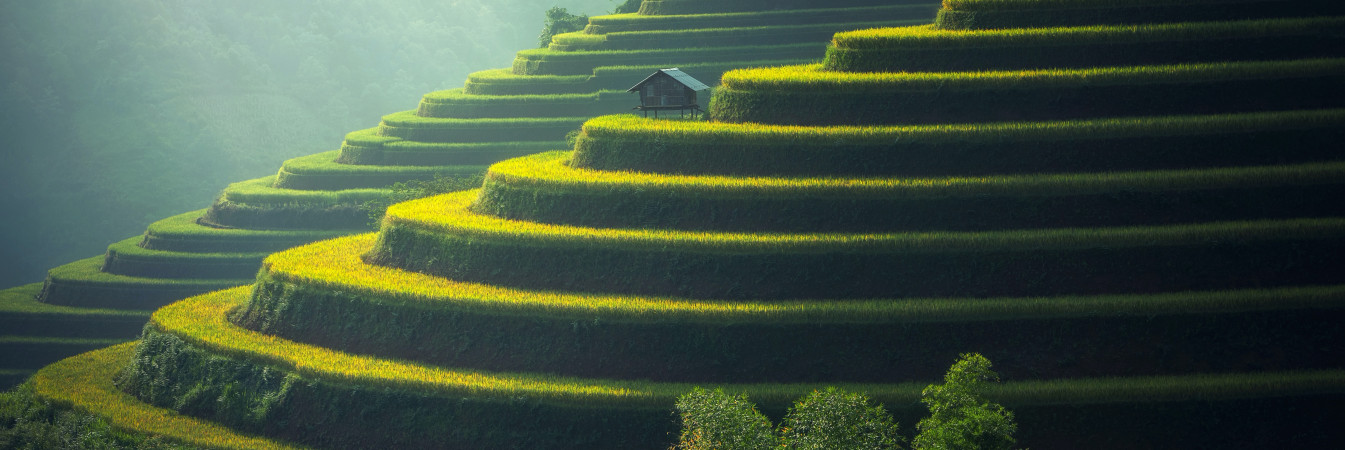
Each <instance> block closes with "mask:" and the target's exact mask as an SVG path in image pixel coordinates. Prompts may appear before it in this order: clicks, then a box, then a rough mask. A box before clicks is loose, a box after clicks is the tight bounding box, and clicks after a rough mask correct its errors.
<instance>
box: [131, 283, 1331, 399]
mask: <svg viewBox="0 0 1345 450" xmlns="http://www.w3.org/2000/svg"><path fill="white" fill-rule="evenodd" d="M247 295H248V294H247V290H246V289H244V288H237V289H232V290H227V291H219V292H215V293H211V294H206V295H201V296H197V297H193V298H190V299H187V300H184V301H181V302H178V303H175V304H172V305H169V306H167V307H164V308H163V309H160V310H159V311H157V312H155V313H154V316H153V317H152V319H151V326H152V327H153V328H155V329H156V330H158V331H159V332H163V333H169V334H172V335H174V336H177V337H179V338H181V339H182V340H184V341H186V342H187V343H189V344H191V345H193V346H196V347H199V348H203V349H205V350H206V351H209V352H212V353H216V354H219V355H223V356H228V357H232V358H235V359H242V360H245V361H250V362H253V363H255V364H262V365H265V366H269V367H274V368H278V369H280V370H282V371H286V372H293V373H296V374H299V375H300V376H304V377H307V378H310V379H315V380H319V381H323V382H328V383H336V384H339V385H346V386H352V385H353V386H359V387H363V388H369V389H394V390H402V391H409V392H416V393H421V394H424V395H431V396H447V397H462V396H471V397H478V398H479V397H485V398H501V399H508V398H517V397H520V396H526V397H529V398H534V399H538V400H540V401H543V402H548V403H553V404H562V405H571V406H576V407H608V408H641V409H643V408H658V409H662V408H667V407H668V406H669V405H671V404H672V402H673V399H675V398H676V396H678V395H681V394H683V393H685V392H687V391H689V390H690V389H691V387H692V385H691V384H689V383H655V382H645V381H629V380H600V379H581V378H572V377H561V376H552V375H542V374H524V373H491V372H481V371H470V370H457V369H452V368H447V367H436V366H430V365H425V364H417V363H409V362H402V361H398V360H388V359H379V358H374V357H369V356H359V355H352V354H347V353H342V352H337V351H333V350H329V349H325V348H321V347H316V346H311V345H306V344H301V343H297V342H293V341H288V340H284V339H279V338H275V337H272V336H268V335H263V334H260V333H256V332H251V331H248V330H245V329H242V328H239V327H237V326H235V325H233V324H232V323H231V322H229V320H228V315H229V313H230V311H232V310H234V309H236V308H238V307H240V306H241V304H242V303H243V302H244V301H245V300H246V298H247ZM840 385H841V386H842V387H843V388H845V389H849V390H854V391H858V392H867V393H869V394H870V395H871V396H872V397H873V398H875V399H877V400H879V401H883V402H887V403H889V404H893V403H899V404H903V405H909V404H911V403H914V402H915V401H916V399H917V398H918V397H919V392H920V389H921V388H922V387H923V385H922V383H901V384H840ZM821 387H823V386H822V385H821V384H819V383H808V384H732V385H724V388H725V389H726V390H731V391H735V392H746V393H748V394H749V395H750V396H751V397H752V398H753V399H755V400H756V401H758V402H759V403H761V404H769V405H772V406H783V405H786V404H788V402H790V401H792V400H793V399H794V398H797V397H798V396H799V395H802V394H803V393H806V392H809V391H811V390H813V389H818V388H821ZM1342 391H1345V372H1342V371H1311V372H1308V371H1304V372H1282V373H1270V374H1206V375H1191V376H1172V377H1131V378H1122V379H1116V378H1113V379H1075V380H1049V381H1042V382H1035V383H1033V382H1021V383H1020V382H1010V383H1005V384H1004V385H1003V386H1002V387H997V388H995V389H994V390H992V391H991V398H999V397H1000V396H1003V397H1006V399H1012V401H1011V402H1007V403H1011V404H1014V405H1022V404H1048V405H1049V404H1056V403H1084V404H1087V403H1130V402H1136V401H1137V398H1142V399H1144V400H1139V401H1183V400H1218V399H1226V398H1255V397H1275V396H1282V395H1302V394H1319V393H1324V392H1329V393H1338V392H1342ZM1148 392H1153V395H1152V396H1150V395H1148Z"/></svg>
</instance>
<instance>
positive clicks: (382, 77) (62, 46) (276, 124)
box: [0, 0, 616, 286]
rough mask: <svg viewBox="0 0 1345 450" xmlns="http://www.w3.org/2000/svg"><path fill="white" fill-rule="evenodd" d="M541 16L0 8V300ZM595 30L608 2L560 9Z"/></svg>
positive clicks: (307, 7) (480, 60) (528, 37)
mask: <svg viewBox="0 0 1345 450" xmlns="http://www.w3.org/2000/svg"><path fill="white" fill-rule="evenodd" d="M555 4H556V3H555V2H554V1H552V0H501V1H494V0H453V1H431V0H396V1H374V0H302V1H285V2H275V1H263V0H241V1H229V2H212V1H204V0H183V1H177V0H173V1H170V0H118V1H101V0H70V1H60V2H26V1H24V2H2V3H0V42H3V45H0V58H2V59H3V61H4V64H3V68H0V133H2V134H3V135H4V136H5V138H4V139H3V140H0V154H2V155H3V156H4V157H3V164H0V211H4V216H5V217H6V218H8V219H9V220H6V221H5V225H4V228H3V231H4V233H3V234H4V236H5V238H4V239H5V243H4V245H0V286H13V285H17V284H22V283H29V282H35V281H39V280H41V279H42V277H43V274H44V273H45V272H46V270H47V269H49V268H50V267H52V266H55V265H58V264H60V263H63V262H65V261H69V260H72V259H77V258H82V257H86V256H89V255H94V254H99V253H102V252H103V249H104V248H105V247H106V246H107V243H108V242H112V241H116V240H117V239H120V238H122V237H125V236H128V235H132V234H136V233H139V232H141V231H142V230H143V229H144V226H145V224H147V223H149V222H152V221H154V220H157V219H159V218H162V217H165V216H169V215H172V214H175V213H178V212H181V211H185V210H188V209H194V208H199V207H200V205H202V204H209V203H210V201H211V200H212V199H213V198H214V196H215V195H216V194H218V193H219V191H220V189H221V188H223V187H224V186H225V185H226V184H227V183H229V182H232V181H237V180H240V179H246V178H253V177H257V176H261V175H266V174H268V173H272V172H274V170H275V167H276V166H277V165H278V164H279V163H280V162H281V161H283V160H285V159H288V158H292V157H295V156H299V155H307V154H312V153H316V152H320V151H324V150H330V149H332V148H335V146H336V145H337V144H338V143H340V142H341V138H342V136H343V135H344V134H345V133H346V132H347V131H349V130H351V129H354V128H358V127H359V126H362V125H364V124H367V123H370V122H377V120H378V118H379V116H380V115H382V114H386V113H387V112H388V111H395V110H399V109H402V108H404V106H405V105H406V104H408V103H411V104H414V102H415V101H416V100H417V99H418V98H419V97H420V95H421V94H423V93H424V92H426V91H431V90H435V89H442V88H444V87H446V86H450V85H457V84H458V83H461V80H462V79H463V78H464V77H465V76H466V74H467V73H469V72H471V71H474V70H480V68H482V67H495V66H501V65H506V64H507V63H508V62H509V58H511V56H510V55H512V52H513V51H514V50H516V49H518V48H526V47H529V46H535V45H536V44H535V41H536V36H537V33H538V31H539V30H540V28H541V25H542V21H543V19H544V12H545V11H546V10H547V9H548V8H550V7H552V6H553V5H555ZM560 6H562V7H568V8H569V9H570V10H571V11H572V12H576V13H587V14H597V13H602V12H604V11H607V10H610V9H612V8H614V7H615V6H616V3H613V2H612V1H611V0H567V1H565V2H564V4H562V5H560Z"/></svg>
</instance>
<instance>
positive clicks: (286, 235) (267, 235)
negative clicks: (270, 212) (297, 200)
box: [145, 209, 349, 242]
mask: <svg viewBox="0 0 1345 450" xmlns="http://www.w3.org/2000/svg"><path fill="white" fill-rule="evenodd" d="M205 211H206V210H204V209H201V210H196V211H191V212H186V213H182V214H178V215H176V216H171V217H168V218H165V219H161V220H158V221H156V222H154V223H151V224H149V227H148V228H147V229H146V231H145V234H146V235H147V236H150V237H152V238H153V239H161V240H179V241H195V242H199V241H225V242H252V241H257V242H271V241H286V242H292V241H299V240H309V241H314V240H318V239H321V238H331V237H337V236H341V235H343V234H349V232H348V231H342V230H245V229H241V228H214V227H207V226H204V225H201V224H199V223H197V222H196V219H197V218H200V217H201V215H202V214H204V213H205Z"/></svg>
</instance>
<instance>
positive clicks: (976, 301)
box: [263, 234, 1345, 324]
mask: <svg viewBox="0 0 1345 450" xmlns="http://www.w3.org/2000/svg"><path fill="white" fill-rule="evenodd" d="M375 239H376V238H375V236H374V235H373V234H366V235H358V236H350V237H344V238H338V239H333V240H328V241H323V242H318V243H314V244H309V245H306V246H303V247H298V248H294V249H290V250H287V251H284V252H280V253H276V254H274V255H271V256H270V257H268V258H267V259H266V262H265V263H264V267H265V269H264V273H263V276H266V277H271V278H273V279H277V280H281V281H284V282H289V283H295V284H298V285H303V286H314V287H319V288H322V289H328V290H334V291H340V292H352V293H357V294H359V295H360V296H361V298H370V299H378V300H377V301H379V302H388V303H392V304H398V305H402V306H406V307H409V308H417V309H436V310H442V309H448V310H464V311H474V312H482V313H488V314H502V315H525V316H526V315H546V316H550V317H570V318H575V319H582V320H592V319H593V317H595V316H596V317H601V318H602V320H604V321H624V322H652V323H664V322H668V321H677V322H692V323H722V324H804V323H814V324H820V323H842V324H843V323H856V324H860V323H900V322H911V323H914V322H958V321H982V320H988V321H993V320H1017V319H1042V318H1059V317H1096V316H1106V315H1138V316H1146V315H1154V314H1180V313H1216V312H1225V313H1227V312H1243V311H1261V310H1272V309H1273V310H1287V309H1300V308H1340V307H1342V306H1345V286H1312V287H1293V288H1282V289H1247V290H1232V291H1209V292H1179V293H1167V294H1153V295H1099V296H1059V297H1021V298H1007V297H1004V298H922V299H876V300H848V301H844V302H838V301H834V300H830V299H817V300H797V301H765V300H746V301H723V300H694V299H684V298H674V297H654V296H632V295H612V294H588V293H574V292H561V291H545V290H526V289H515V288H508V287H501V286H493V285H488V284H481V283H470V282H462V281H454V280H450V279H447V278H442V277H435V276H431V275H425V274H422V273H417V272H411V271H406V270H401V269H397V268H393V267H385V266H379V265H373V264H368V263H366V262H364V261H363V260H362V259H361V258H360V255H361V254H363V253H366V252H367V251H369V250H370V249H371V248H372V247H373V244H374V240H375Z"/></svg>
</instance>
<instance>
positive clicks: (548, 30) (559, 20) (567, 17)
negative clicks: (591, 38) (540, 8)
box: [537, 6, 588, 47]
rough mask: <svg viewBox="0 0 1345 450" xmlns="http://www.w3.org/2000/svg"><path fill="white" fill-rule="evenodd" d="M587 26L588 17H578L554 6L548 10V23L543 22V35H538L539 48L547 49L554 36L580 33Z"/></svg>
mask: <svg viewBox="0 0 1345 450" xmlns="http://www.w3.org/2000/svg"><path fill="white" fill-rule="evenodd" d="M585 25H588V16H576V15H574V14H570V12H569V11H566V10H565V8H561V7H559V6H553V7H551V9H548V10H546V21H545V22H542V34H539V35H537V46H538V47H546V46H547V45H550V44H551V37H552V36H555V35H557V34H561V33H570V32H574V31H579V30H582V29H584V26H585Z"/></svg>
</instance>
